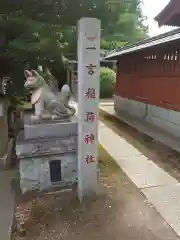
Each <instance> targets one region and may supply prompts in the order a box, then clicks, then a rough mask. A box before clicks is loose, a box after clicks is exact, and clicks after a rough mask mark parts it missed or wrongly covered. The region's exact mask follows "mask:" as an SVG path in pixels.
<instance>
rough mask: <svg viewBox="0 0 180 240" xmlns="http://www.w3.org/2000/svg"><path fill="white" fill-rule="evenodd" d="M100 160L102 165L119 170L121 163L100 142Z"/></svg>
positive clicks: (112, 169) (114, 170)
mask: <svg viewBox="0 0 180 240" xmlns="http://www.w3.org/2000/svg"><path fill="white" fill-rule="evenodd" d="M99 162H100V166H102V167H105V168H107V169H108V170H110V171H112V172H117V171H119V165H118V164H117V163H116V161H115V160H114V158H113V157H111V155H110V154H109V153H108V152H107V151H106V150H105V149H104V148H103V146H102V145H101V144H99Z"/></svg>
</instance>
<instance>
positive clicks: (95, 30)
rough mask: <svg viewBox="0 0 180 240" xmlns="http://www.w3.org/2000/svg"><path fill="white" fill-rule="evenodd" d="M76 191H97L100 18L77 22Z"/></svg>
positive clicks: (91, 192) (84, 19) (85, 193)
mask: <svg viewBox="0 0 180 240" xmlns="http://www.w3.org/2000/svg"><path fill="white" fill-rule="evenodd" d="M78 24H79V25H78V119H79V120H78V121H79V123H78V124H79V126H78V194H79V198H80V200H81V201H82V200H83V197H84V196H87V195H92V194H95V193H97V192H98V187H99V171H98V118H99V75H100V25H101V24H100V20H98V19H94V18H82V19H81V20H80V21H79V23H78Z"/></svg>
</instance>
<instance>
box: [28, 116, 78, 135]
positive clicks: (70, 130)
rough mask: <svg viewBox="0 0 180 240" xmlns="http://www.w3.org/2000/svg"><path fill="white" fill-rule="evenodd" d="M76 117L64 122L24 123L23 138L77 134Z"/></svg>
mask: <svg viewBox="0 0 180 240" xmlns="http://www.w3.org/2000/svg"><path fill="white" fill-rule="evenodd" d="M77 132H78V129H77V119H76V118H73V119H72V120H71V121H64V122H44V123H41V124H35V125H31V124H26V123H25V126H24V138H25V139H37V138H48V137H67V136H74V135H77Z"/></svg>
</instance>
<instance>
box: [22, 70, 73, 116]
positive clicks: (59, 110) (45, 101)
mask: <svg viewBox="0 0 180 240" xmlns="http://www.w3.org/2000/svg"><path fill="white" fill-rule="evenodd" d="M25 77H26V82H25V84H24V86H25V88H26V89H27V90H29V91H31V92H32V96H31V103H32V104H34V105H35V116H33V120H43V119H45V118H47V117H45V115H44V110H46V111H47V112H48V113H49V114H50V117H51V118H52V119H62V118H69V117H71V116H73V115H74V114H75V112H76V111H75V108H73V107H71V106H69V100H70V97H71V93H70V88H69V86H68V85H64V86H63V87H62V89H61V92H60V93H58V94H55V93H53V92H52V91H51V90H50V88H49V86H48V85H47V83H46V82H45V80H44V78H43V77H42V76H40V75H39V74H38V73H37V72H36V71H35V70H32V71H28V70H25Z"/></svg>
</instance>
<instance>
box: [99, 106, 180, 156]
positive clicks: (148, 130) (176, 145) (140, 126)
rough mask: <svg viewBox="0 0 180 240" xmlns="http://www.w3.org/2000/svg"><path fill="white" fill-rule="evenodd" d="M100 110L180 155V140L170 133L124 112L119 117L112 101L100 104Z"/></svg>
mask: <svg viewBox="0 0 180 240" xmlns="http://www.w3.org/2000/svg"><path fill="white" fill-rule="evenodd" d="M100 108H101V110H103V111H105V112H107V113H108V114H110V115H112V116H115V117H116V118H118V119H120V120H122V121H123V122H125V123H127V124H128V125H130V126H132V127H133V128H135V129H137V130H138V131H139V132H142V133H145V134H147V135H149V136H150V137H152V138H153V139H155V140H157V141H159V142H161V143H163V144H164V145H166V146H168V147H170V148H172V149H174V150H176V151H177V152H179V153H180V138H177V137H174V136H172V135H170V134H169V133H166V132H165V131H163V130H161V129H159V128H158V127H156V126H153V125H151V124H149V123H147V122H145V121H144V120H140V119H139V118H137V117H135V116H132V115H130V114H128V113H126V112H123V111H122V112H121V115H117V114H116V113H115V111H114V103H113V102H112V101H107V102H104V101H103V102H102V103H101V104H100Z"/></svg>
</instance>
